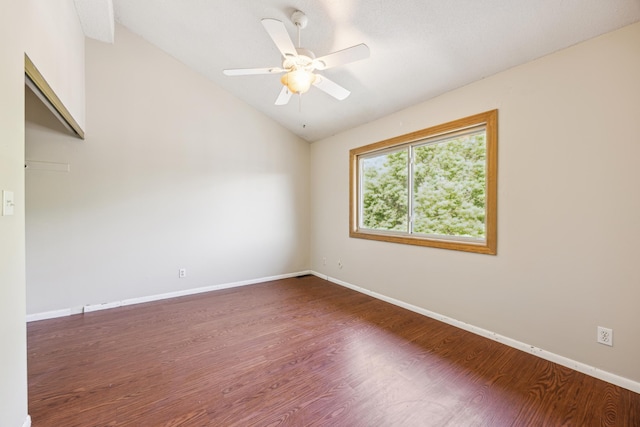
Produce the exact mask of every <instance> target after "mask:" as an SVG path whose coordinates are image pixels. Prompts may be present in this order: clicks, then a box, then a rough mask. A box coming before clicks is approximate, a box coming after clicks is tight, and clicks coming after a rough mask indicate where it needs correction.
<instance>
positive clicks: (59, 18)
mask: <svg viewBox="0 0 640 427" xmlns="http://www.w3.org/2000/svg"><path fill="white" fill-rule="evenodd" d="M24 3H25V8H26V10H27V18H28V30H27V31H25V38H24V42H25V51H26V52H27V55H29V58H30V59H31V61H33V63H34V64H35V66H36V67H37V68H38V71H40V73H41V74H42V75H43V76H44V78H45V79H46V80H47V83H49V86H51V88H52V89H53V90H54V92H55V93H56V95H57V96H58V97H59V98H60V100H61V101H62V103H63V104H64V106H65V107H66V108H67V110H69V113H71V116H73V118H74V119H75V120H76V122H78V124H79V125H80V127H81V128H82V129H85V84H84V78H85V77H84V72H85V71H84V33H83V32H82V25H81V24H80V20H79V19H78V15H77V13H76V8H75V5H74V2H73V0H62V1H61V0H56V1H51V0H25V1H24ZM43 35H44V36H43Z"/></svg>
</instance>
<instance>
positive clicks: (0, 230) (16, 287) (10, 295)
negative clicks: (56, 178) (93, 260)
mask: <svg viewBox="0 0 640 427" xmlns="http://www.w3.org/2000/svg"><path fill="white" fill-rule="evenodd" d="M24 16H25V12H24V6H23V3H22V2H19V1H14V2H3V3H2V6H0V94H1V95H0V97H1V98H2V100H1V101H0V191H1V190H11V191H13V192H14V194H15V202H16V207H15V215H13V216H0V347H1V348H2V350H0V425H2V426H7V427H19V426H21V425H22V424H23V422H24V421H25V418H26V416H27V350H26V330H25V273H24V269H25V264H24V262H25V261H24V163H23V162H24V101H23V86H24V46H23V44H22V43H21V41H22V37H23V33H22V31H23V23H24V20H23V18H24Z"/></svg>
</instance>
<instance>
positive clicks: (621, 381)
mask: <svg viewBox="0 0 640 427" xmlns="http://www.w3.org/2000/svg"><path fill="white" fill-rule="evenodd" d="M311 274H313V275H314V276H317V277H319V278H321V279H325V280H328V281H330V282H332V283H335V284H337V285H340V286H344V287H345V288H349V289H352V290H354V291H357V292H360V293H363V294H366V295H369V296H371V297H373V298H376V299H379V300H382V301H386V302H388V303H390V304H393V305H397V306H399V307H402V308H406V309H407V310H410V311H413V312H415V313H418V314H422V315H424V316H427V317H431V318H432V319H436V320H439V321H441V322H444V323H447V324H449V325H452V326H455V327H457V328H460V329H464V330H465V331H468V332H472V333H474V334H476V335H480V336H482V337H485V338H489V339H492V340H494V341H498V342H500V343H502V344H505V345H508V346H509V347H513V348H516V349H518V350H522V351H524V352H527V353H531V354H533V355H534V356H538V357H540V358H542V359H545V360H548V361H550V362H554V363H557V364H558V365H562V366H565V367H567V368H570V369H573V370H575V371H578V372H582V373H583V374H586V375H589V376H592V377H594V378H597V379H599V380H603V381H606V382H608V383H611V384H614V385H617V386H619V387H623V388H626V389H627V390H631V391H633V392H635V393H640V383H639V382H637V381H633V380H630V379H629V378H625V377H621V376H619V375H616V374H612V373H611V372H607V371H603V370H601V369H598V368H596V367H594V366H590V365H587V364H585V363H582V362H577V361H575V360H572V359H569V358H567V357H564V356H560V355H558V354H555V353H552V352H550V351H547V350H544V349H541V348H538V347H535V346H532V345H529V344H526V343H523V342H521V341H518V340H514V339H512V338H509V337H505V336H504V335H500V334H497V333H495V332H491V331H488V330H486V329H483V328H479V327H477V326H474V325H470V324H469V323H465V322H462V321H460V320H456V319H452V318H450V317H447V316H443V315H441V314H438V313H434V312H433V311H430V310H427V309H425V308H422V307H418V306H415V305H412V304H408V303H406V302H404V301H400V300H397V299H395V298H391V297H388V296H386V295H382V294H379V293H377V292H373V291H370V290H369V289H365V288H361V287H360V286H356V285H353V284H351V283H347V282H344V281H342V280H339V279H336V278H334V277H329V276H327V275H325V274H321V273H318V272H315V271H311Z"/></svg>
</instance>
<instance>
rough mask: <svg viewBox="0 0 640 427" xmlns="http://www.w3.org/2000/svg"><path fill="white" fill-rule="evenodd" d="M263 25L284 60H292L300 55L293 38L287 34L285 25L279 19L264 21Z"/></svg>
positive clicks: (266, 19)
mask: <svg viewBox="0 0 640 427" xmlns="http://www.w3.org/2000/svg"><path fill="white" fill-rule="evenodd" d="M262 25H263V26H264V28H265V30H267V33H269V36H270V37H271V39H272V40H273V42H274V43H275V44H276V46H277V47H278V50H279V51H280V53H282V56H283V57H284V58H292V57H295V56H297V55H298V52H296V47H295V46H294V44H293V42H292V41H291V37H289V33H287V29H286V28H285V26H284V24H283V23H282V22H281V21H278V20H277V19H271V18H265V19H263V20H262Z"/></svg>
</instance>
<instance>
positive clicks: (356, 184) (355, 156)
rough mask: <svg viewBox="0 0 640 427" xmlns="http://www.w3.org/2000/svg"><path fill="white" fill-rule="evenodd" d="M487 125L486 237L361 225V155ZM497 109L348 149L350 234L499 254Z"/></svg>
mask: <svg viewBox="0 0 640 427" xmlns="http://www.w3.org/2000/svg"><path fill="white" fill-rule="evenodd" d="M482 125H483V126H486V146H487V154H486V189H485V191H486V192H485V198H486V199H485V213H486V215H485V239H484V241H466V240H463V239H460V240H458V239H447V238H446V237H440V236H438V237H432V236H424V235H413V234H406V233H402V234H401V233H394V232H387V231H383V232H377V231H375V230H370V229H362V228H360V227H359V220H358V219H359V217H360V212H359V209H360V202H359V200H360V194H359V189H360V171H359V158H360V156H364V155H367V154H371V153H375V152H379V151H384V150H388V149H390V148H393V147H399V146H401V145H406V144H409V143H412V142H416V141H420V140H423V139H426V138H434V137H438V136H446V135H447V134H449V133H455V132H459V131H462V130H464V129H469V128H473V127H477V126H482ZM497 163H498V110H491V111H486V112H484V113H480V114H476V115H473V116H469V117H465V118H462V119H458V120H454V121H452V122H448V123H444V124H441V125H437V126H433V127H430V128H426V129H422V130H419V131H416V132H412V133H408V134H405V135H401V136H397V137H394V138H390V139H386V140H384V141H379V142H375V143H373V144H369V145H365V146H363V147H358V148H354V149H352V150H350V151H349V236H350V237H354V238H360V239H368V240H379V241H384V242H393V243H401V244H408V245H418V246H428V247H433V248H442V249H450V250H457V251H464V252H474V253H480V254H489V255H496V254H497V207H498V201H497V182H498V174H497V172H498V164H497Z"/></svg>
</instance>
